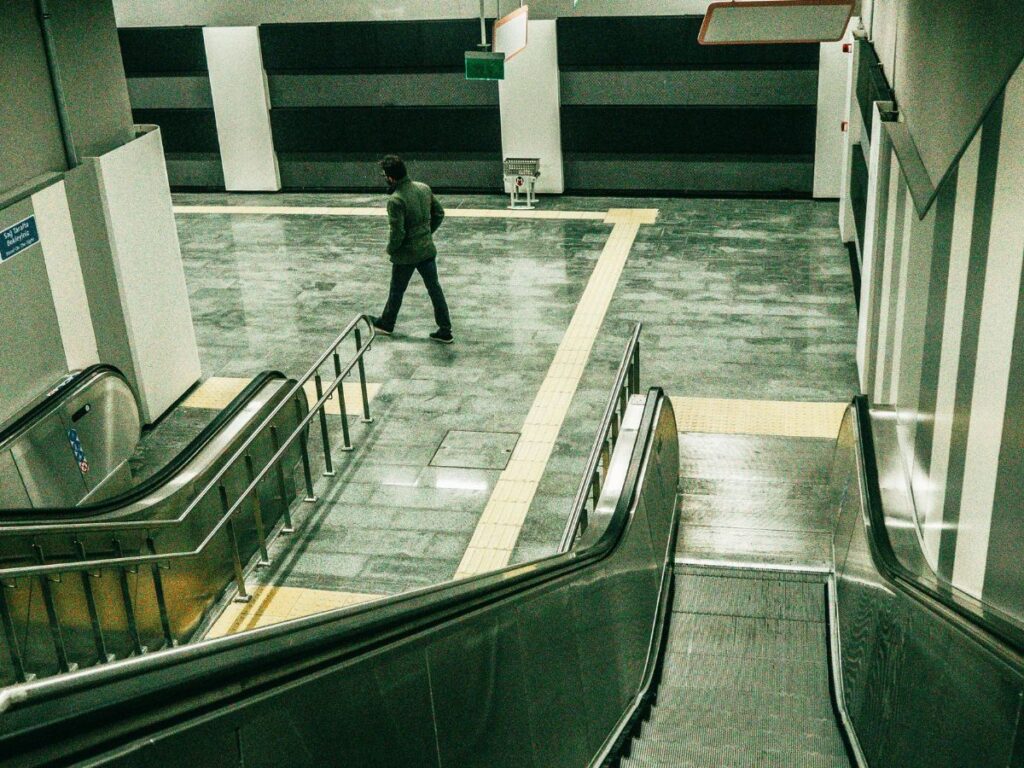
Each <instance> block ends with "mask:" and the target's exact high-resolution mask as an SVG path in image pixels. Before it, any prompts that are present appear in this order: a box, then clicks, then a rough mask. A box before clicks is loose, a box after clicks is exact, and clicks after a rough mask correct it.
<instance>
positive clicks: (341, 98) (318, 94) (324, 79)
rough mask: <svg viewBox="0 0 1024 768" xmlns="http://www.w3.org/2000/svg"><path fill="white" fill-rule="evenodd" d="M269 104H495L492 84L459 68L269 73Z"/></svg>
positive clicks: (401, 105) (494, 87) (490, 105)
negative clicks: (406, 71) (470, 78)
mask: <svg viewBox="0 0 1024 768" xmlns="http://www.w3.org/2000/svg"><path fill="white" fill-rule="evenodd" d="M269 80H270V103H271V104H272V105H273V106H274V107H342V106H344V107H385V106H388V107H419V106H424V107H428V106H439V107H442V106H443V107H479V106H487V107H497V106H498V84H497V83H495V82H486V81H468V80H466V78H465V75H463V73H462V72H428V73H409V74H400V75H399V74H383V75H382V74H372V75H272V76H271V77H270V78H269Z"/></svg>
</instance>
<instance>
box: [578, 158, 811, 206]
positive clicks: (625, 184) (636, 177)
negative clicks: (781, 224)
mask: <svg viewBox="0 0 1024 768" xmlns="http://www.w3.org/2000/svg"><path fill="white" fill-rule="evenodd" d="M813 183H814V157H813V156H811V157H808V158H806V159H802V158H801V159H796V158H791V157H787V158H769V157H755V158H742V159H740V160H737V159H736V158H715V157H707V158H679V157H670V158H665V157H660V158H657V159H649V158H645V157H642V156H638V157H632V158H628V159H623V160H616V159H609V158H608V157H607V156H605V155H585V154H584V155H579V154H577V155H571V156H568V157H566V159H565V185H566V188H567V189H570V190H575V191H601V192H606V193H614V192H629V193H643V194H651V193H659V192H663V193H683V194H697V195H705V194H729V195H739V196H743V195H778V196H782V197H794V196H797V197H805V196H809V195H810V194H811V188H812V185H813Z"/></svg>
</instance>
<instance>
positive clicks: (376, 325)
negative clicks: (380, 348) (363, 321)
mask: <svg viewBox="0 0 1024 768" xmlns="http://www.w3.org/2000/svg"><path fill="white" fill-rule="evenodd" d="M370 322H371V323H373V330H375V331H376V332H377V333H379V334H380V335H381V336H390V335H391V329H390V328H385V327H384V326H383V325H381V324H380V318H379V317H371V318H370Z"/></svg>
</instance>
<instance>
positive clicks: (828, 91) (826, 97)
mask: <svg viewBox="0 0 1024 768" xmlns="http://www.w3.org/2000/svg"><path fill="white" fill-rule="evenodd" d="M852 29H853V24H851V25H850V26H849V27H847V29H846V34H845V35H844V36H843V39H842V40H840V41H838V42H835V43H821V44H820V48H821V52H820V55H819V57H818V124H817V128H816V131H815V141H814V197H819V198H821V197H824V198H831V197H839V192H840V190H841V188H842V183H843V182H842V179H843V151H844V150H845V148H846V141H845V136H844V134H843V129H842V123H843V121H844V120H846V114H847V110H848V102H847V101H846V99H847V91H846V81H847V77H848V75H849V72H848V67H849V59H850V58H851V57H850V54H848V53H843V46H844V45H848V44H849V43H850V41H851V40H853V33H852V31H851V30H852Z"/></svg>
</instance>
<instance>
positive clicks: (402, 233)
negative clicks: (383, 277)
mask: <svg viewBox="0 0 1024 768" xmlns="http://www.w3.org/2000/svg"><path fill="white" fill-rule="evenodd" d="M443 220H444V208H442V207H441V204H440V203H439V202H437V198H435V197H434V193H433V192H431V191H430V187H428V186H427V185H426V184H421V183H420V182H418V181H412V180H411V179H409V177H406V178H404V179H402V180H401V181H400V182H398V186H397V187H395V191H394V192H392V193H391V196H390V197H389V198H388V223H389V224H390V225H391V237H389V238H388V255H389V256H390V257H391V263H392V264H419V263H420V262H423V261H429V260H430V259H433V258H435V257H436V256H437V248H435V247H434V238H433V237H432V235H433V233H434V232H435V231H437V228H438V227H439V226H441V222H442V221H443Z"/></svg>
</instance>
